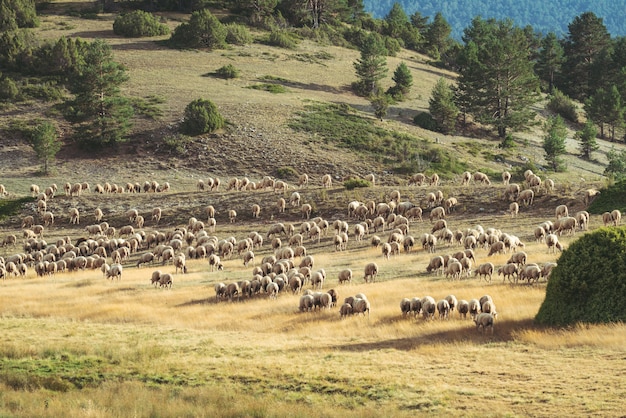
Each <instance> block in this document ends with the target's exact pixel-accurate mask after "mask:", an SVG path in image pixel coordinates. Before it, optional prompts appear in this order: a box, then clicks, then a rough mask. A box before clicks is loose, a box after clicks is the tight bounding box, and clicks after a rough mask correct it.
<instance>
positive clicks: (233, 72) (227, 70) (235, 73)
mask: <svg viewBox="0 0 626 418" xmlns="http://www.w3.org/2000/svg"><path fill="white" fill-rule="evenodd" d="M215 74H216V75H217V76H218V77H222V78H226V79H229V78H237V77H239V74H240V71H239V70H238V69H237V68H235V66H234V65H232V64H228V65H225V66H223V67H220V68H218V69H217V71H215Z"/></svg>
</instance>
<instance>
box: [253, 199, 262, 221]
mask: <svg viewBox="0 0 626 418" xmlns="http://www.w3.org/2000/svg"><path fill="white" fill-rule="evenodd" d="M260 214H261V206H259V205H257V204H256V203H255V204H254V205H252V217H253V218H258V217H259V216H260Z"/></svg>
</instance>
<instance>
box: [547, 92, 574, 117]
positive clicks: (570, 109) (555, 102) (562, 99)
mask: <svg viewBox="0 0 626 418" xmlns="http://www.w3.org/2000/svg"><path fill="white" fill-rule="evenodd" d="M546 107H547V108H548V110H551V111H552V112H554V113H556V114H557V115H560V116H561V117H562V118H563V119H567V120H568V121H570V122H573V123H576V122H578V113H577V111H576V105H575V104H574V101H573V100H572V99H570V98H569V97H567V96H566V95H565V94H563V93H561V92H560V91H559V90H558V89H554V93H553V94H552V96H551V97H550V101H549V102H548V104H547V105H546Z"/></svg>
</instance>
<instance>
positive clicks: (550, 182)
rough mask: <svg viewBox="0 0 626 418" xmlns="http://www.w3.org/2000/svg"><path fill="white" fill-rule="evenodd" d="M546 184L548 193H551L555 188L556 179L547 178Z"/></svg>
mask: <svg viewBox="0 0 626 418" xmlns="http://www.w3.org/2000/svg"><path fill="white" fill-rule="evenodd" d="M544 185H545V186H546V193H551V192H552V190H554V180H552V179H546V181H545V182H544Z"/></svg>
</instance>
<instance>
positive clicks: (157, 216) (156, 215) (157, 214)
mask: <svg viewBox="0 0 626 418" xmlns="http://www.w3.org/2000/svg"><path fill="white" fill-rule="evenodd" d="M161 214H162V211H161V208H159V207H156V208H154V209H152V217H151V219H152V220H153V221H154V222H155V223H156V224H157V225H158V224H159V221H161Z"/></svg>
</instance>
